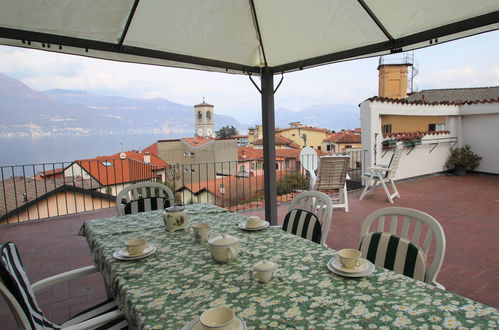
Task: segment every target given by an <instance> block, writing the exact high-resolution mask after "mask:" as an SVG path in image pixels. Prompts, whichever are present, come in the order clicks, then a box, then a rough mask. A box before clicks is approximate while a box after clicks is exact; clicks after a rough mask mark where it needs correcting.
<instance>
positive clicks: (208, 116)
mask: <svg viewBox="0 0 499 330" xmlns="http://www.w3.org/2000/svg"><path fill="white" fill-rule="evenodd" d="M213 108H214V106H213V105H211V104H208V103H206V102H205V100H204V97H203V102H202V103H200V104H196V105H195V106H194V123H195V131H194V136H204V137H210V138H214V137H215V130H214V128H213V127H214V113H213Z"/></svg>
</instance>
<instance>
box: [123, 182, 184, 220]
mask: <svg viewBox="0 0 499 330" xmlns="http://www.w3.org/2000/svg"><path fill="white" fill-rule="evenodd" d="M173 205H174V197H173V193H172V191H171V190H170V188H168V187H167V186H165V185H164V184H161V183H157V182H142V183H136V184H134V185H131V186H129V187H126V188H125V189H123V190H121V191H120V192H119V193H118V196H116V209H117V211H118V214H119V215H125V214H135V213H139V212H145V211H152V210H158V209H162V208H165V207H168V206H173Z"/></svg>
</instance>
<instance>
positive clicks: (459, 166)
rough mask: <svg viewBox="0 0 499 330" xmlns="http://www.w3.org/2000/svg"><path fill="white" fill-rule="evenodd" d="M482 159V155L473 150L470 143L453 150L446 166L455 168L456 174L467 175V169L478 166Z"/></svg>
mask: <svg viewBox="0 0 499 330" xmlns="http://www.w3.org/2000/svg"><path fill="white" fill-rule="evenodd" d="M481 159H482V157H480V156H478V155H477V154H475V153H474V152H473V151H471V148H470V146H469V145H465V146H464V147H461V148H454V149H452V150H451V152H450V155H449V158H447V162H445V167H447V168H449V169H452V168H453V169H454V174H456V175H465V174H466V170H473V169H475V168H476V167H478V165H480V160H481Z"/></svg>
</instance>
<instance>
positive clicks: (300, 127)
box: [275, 126, 331, 133]
mask: <svg viewBox="0 0 499 330" xmlns="http://www.w3.org/2000/svg"><path fill="white" fill-rule="evenodd" d="M292 129H304V130H309V131H316V132H324V133H329V132H331V131H330V130H328V129H326V128H319V127H313V126H299V127H286V128H277V129H276V130H275V131H276V133H278V132H284V131H289V130H292Z"/></svg>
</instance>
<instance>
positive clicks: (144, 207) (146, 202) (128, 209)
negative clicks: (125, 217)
mask: <svg viewBox="0 0 499 330" xmlns="http://www.w3.org/2000/svg"><path fill="white" fill-rule="evenodd" d="M169 206H171V205H170V200H169V199H168V198H167V197H152V198H140V199H137V200H134V201H131V202H129V203H126V204H125V214H136V213H140V212H146V211H153V210H158V209H161V208H167V207H169Z"/></svg>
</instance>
